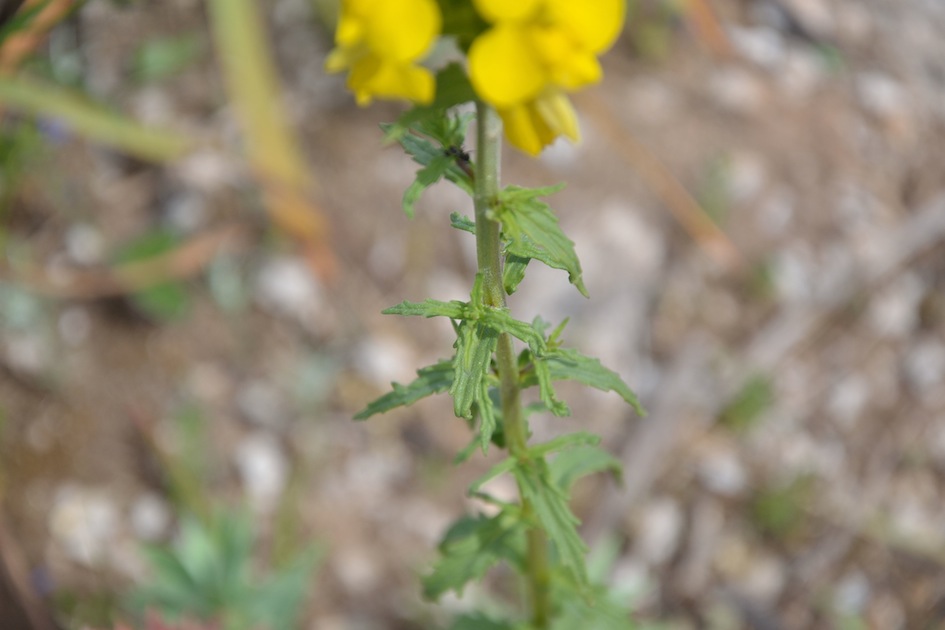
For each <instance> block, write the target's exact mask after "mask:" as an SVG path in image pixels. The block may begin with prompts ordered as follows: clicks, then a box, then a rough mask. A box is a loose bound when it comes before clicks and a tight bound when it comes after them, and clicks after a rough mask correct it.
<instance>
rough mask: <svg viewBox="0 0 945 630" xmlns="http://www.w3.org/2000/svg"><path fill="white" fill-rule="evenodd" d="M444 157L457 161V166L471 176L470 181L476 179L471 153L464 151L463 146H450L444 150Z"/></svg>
mask: <svg viewBox="0 0 945 630" xmlns="http://www.w3.org/2000/svg"><path fill="white" fill-rule="evenodd" d="M443 155H445V156H446V157H448V158H452V159H453V160H455V161H456V166H458V167H459V168H460V169H461V170H462V171H463V172H464V173H466V175H468V176H469V179H473V178H474V174H473V169H472V160H471V158H470V157H469V152H468V151H466V149H464V148H463V147H462V146H456V145H455V144H453V145H450V146H448V147H446V148H445V149H443Z"/></svg>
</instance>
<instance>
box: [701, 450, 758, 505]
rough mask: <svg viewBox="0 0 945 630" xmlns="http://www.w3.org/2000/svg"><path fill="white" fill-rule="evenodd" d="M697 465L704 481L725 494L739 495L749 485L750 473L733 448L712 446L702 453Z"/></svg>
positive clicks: (715, 490) (712, 489)
mask: <svg viewBox="0 0 945 630" xmlns="http://www.w3.org/2000/svg"><path fill="white" fill-rule="evenodd" d="M697 466H698V467H697V471H698V475H699V479H701V480H702V483H704V484H705V486H706V487H707V488H708V489H709V490H711V491H713V492H717V493H718V494H721V495H723V496H737V495H739V494H741V493H742V492H744V491H745V488H746V487H747V486H748V473H747V471H746V470H745V466H744V465H743V464H742V462H741V461H739V459H738V456H737V453H736V452H735V451H734V450H733V449H729V448H712V449H711V450H708V451H707V452H705V453H701V454H700V455H699V456H698V464H697Z"/></svg>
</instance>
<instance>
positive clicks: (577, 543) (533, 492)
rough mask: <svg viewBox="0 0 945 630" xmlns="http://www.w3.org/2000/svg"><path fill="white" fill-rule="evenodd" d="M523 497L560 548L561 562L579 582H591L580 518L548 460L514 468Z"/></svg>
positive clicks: (552, 541) (530, 462) (549, 537)
mask: <svg viewBox="0 0 945 630" xmlns="http://www.w3.org/2000/svg"><path fill="white" fill-rule="evenodd" d="M512 474H513V475H515V479H516V481H518V487H519V490H520V491H521V493H522V498H523V499H524V500H526V501H528V502H529V503H530V504H531V506H532V508H533V509H534V511H535V516H536V517H537V518H538V521H539V522H540V523H541V526H542V529H544V530H545V533H546V534H547V535H548V539H549V540H550V541H551V543H552V544H553V545H554V547H555V550H556V551H557V552H558V557H559V559H560V561H561V565H562V566H563V567H565V568H566V569H568V571H569V572H570V573H571V575H572V576H573V577H574V579H575V580H576V581H577V583H578V584H579V585H581V586H585V585H586V584H587V569H586V568H585V566H584V554H585V553H587V546H586V545H585V544H584V541H583V540H581V537H580V535H578V531H577V526H578V525H579V524H580V522H581V521H580V520H579V519H578V517H577V516H575V515H574V512H572V511H571V508H570V507H569V506H568V496H567V495H566V494H565V493H564V492H563V491H562V490H561V488H560V487H558V486H557V485H556V484H554V483H553V482H552V481H551V479H550V475H549V472H548V467H547V465H546V464H545V462H544V461H541V460H538V461H528V462H525V463H523V464H520V465H518V466H515V467H514V468H513V469H512Z"/></svg>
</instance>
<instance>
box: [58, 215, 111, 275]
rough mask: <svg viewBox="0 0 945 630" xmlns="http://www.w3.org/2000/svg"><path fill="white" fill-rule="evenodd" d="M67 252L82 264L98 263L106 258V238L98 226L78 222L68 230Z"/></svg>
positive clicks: (72, 258)
mask: <svg viewBox="0 0 945 630" xmlns="http://www.w3.org/2000/svg"><path fill="white" fill-rule="evenodd" d="M65 241H66V243H65V244H66V252H67V253H68V254H69V258H70V259H71V260H72V261H73V262H76V263H78V264H80V265H96V264H99V263H101V262H102V261H103V260H104V259H105V238H104V237H103V236H102V233H101V232H100V231H99V230H98V228H96V227H94V226H92V225H88V224H86V223H77V224H76V225H73V226H71V227H70V228H69V229H68V231H67V232H66V239H65Z"/></svg>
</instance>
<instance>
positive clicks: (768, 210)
mask: <svg viewBox="0 0 945 630" xmlns="http://www.w3.org/2000/svg"><path fill="white" fill-rule="evenodd" d="M795 204H796V201H795V197H794V195H793V194H792V193H791V192H790V191H789V190H787V189H785V188H778V189H776V190H774V191H773V192H771V193H770V194H769V195H767V196H766V197H765V198H764V199H763V200H762V201H761V203H760V204H759V207H758V219H757V221H758V227H759V228H761V230H762V231H763V232H764V233H765V234H767V235H768V236H782V235H783V234H785V233H786V232H787V229H788V228H789V227H790V226H791V222H792V221H793V219H794V207H795Z"/></svg>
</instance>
